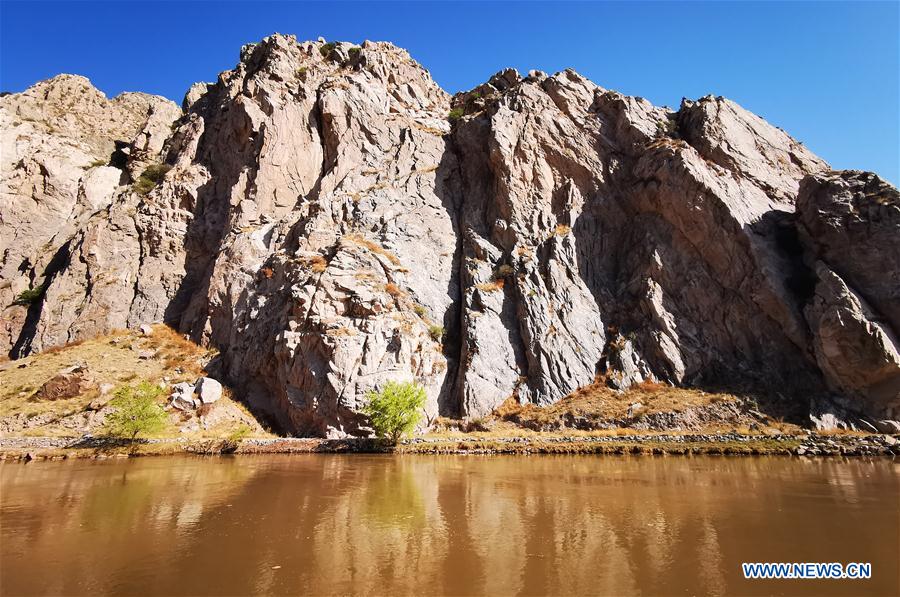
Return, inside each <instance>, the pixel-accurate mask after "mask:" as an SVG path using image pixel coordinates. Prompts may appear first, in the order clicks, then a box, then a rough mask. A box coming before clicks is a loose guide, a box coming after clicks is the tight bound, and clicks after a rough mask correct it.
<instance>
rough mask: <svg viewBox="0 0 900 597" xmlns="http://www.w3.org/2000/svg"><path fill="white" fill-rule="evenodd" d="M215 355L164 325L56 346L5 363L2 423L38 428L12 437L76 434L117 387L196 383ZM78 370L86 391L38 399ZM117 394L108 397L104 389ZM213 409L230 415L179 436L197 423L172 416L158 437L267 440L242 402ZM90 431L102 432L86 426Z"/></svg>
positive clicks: (0, 369) (226, 401) (0, 374)
mask: <svg viewBox="0 0 900 597" xmlns="http://www.w3.org/2000/svg"><path fill="white" fill-rule="evenodd" d="M214 355H215V352H214V351H210V350H207V349H204V348H202V347H200V346H198V345H196V344H194V343H193V342H190V341H188V340H185V339H184V338H182V337H181V336H180V335H179V334H177V333H176V332H174V331H173V330H171V329H170V328H168V327H166V326H164V325H157V326H154V327H153V333H152V334H150V335H149V336H143V335H141V334H140V333H137V332H135V331H127V330H122V331H117V332H114V333H112V334H109V335H107V336H102V337H99V338H94V339H92V340H87V341H84V342H75V343H72V344H68V345H66V346H63V347H58V348H52V349H49V350H46V351H44V352H42V353H40V354H36V355H32V356H30V357H27V358H24V359H19V360H16V361H8V362H5V363H2V364H0V421H2V420H4V419H7V418H11V417H14V416H16V415H19V416H20V417H25V418H27V419H28V420H29V421H34V422H35V423H36V424H35V425H28V424H26V428H25V429H22V430H11V431H10V430H7V431H6V432H5V433H4V435H5V436H7V437H11V436H16V435H32V436H74V435H80V434H81V433H82V432H83V431H84V428H81V429H78V428H73V420H75V421H78V420H80V419H78V418H77V417H78V415H79V413H87V412H88V410H87V407H88V405H89V404H90V403H91V402H92V401H94V400H97V399H101V400H104V399H107V398H109V397H110V396H111V395H112V393H113V392H114V391H115V389H117V388H119V387H122V386H124V385H129V384H134V383H138V382H140V381H149V382H151V383H166V384H167V385H168V386H170V387H171V386H172V385H173V384H176V383H178V382H182V381H186V382H194V381H195V380H196V379H197V378H198V377H200V376H202V375H204V374H205V371H204V367H205V366H206V364H207V363H209V361H210V359H211V358H212V357H213V356H214ZM73 366H83V367H85V368H86V371H87V376H88V379H89V384H87V387H85V388H84V391H83V392H82V393H81V394H79V395H77V396H74V397H72V398H68V399H61V400H39V399H37V393H38V390H39V389H40V387H41V386H42V385H43V384H44V383H46V382H47V381H48V380H50V379H51V378H53V377H54V376H56V375H57V374H58V373H60V372H61V371H63V370H66V369H68V368H70V367H73ZM104 385H106V386H107V387H111V388H112V390H111V391H109V392H107V394H106V395H105V396H102V394H101V388H102V387H103V386H104ZM220 402H221V404H219V403H218V402H217V403H216V404H214V405H213V407H215V408H216V409H218V410H219V411H220V414H222V413H227V416H225V417H221V416H220V417H218V418H220V419H229V420H225V421H222V422H221V423H220V424H217V425H215V426H213V427H211V428H209V429H203V424H202V423H203V421H202V419H200V418H199V417H197V419H196V421H194V422H195V423H197V425H196V426H197V427H199V429H197V430H196V431H192V432H189V433H180V431H179V430H180V428H181V427H184V426H185V425H187V426H190V424H191V423H192V421H191V419H190V417H187V416H182V415H180V413H172V414H171V415H170V419H171V425H170V427H169V429H167V430H166V431H164V432H162V433H160V434H157V436H158V437H167V436H179V437H219V436H225V435H229V434H231V433H233V432H235V431H236V430H237V429H239V428H241V427H242V426H245V427H249V428H250V431H251V432H252V435H254V436H267V435H268V434H267V433H265V432H263V431H262V429H261V428H260V427H259V425H258V424H257V423H256V422H255V420H254V419H253V417H252V416H251V415H250V413H249V412H248V411H247V410H246V408H244V406H243V405H242V404H240V403H239V402H237V401H235V400H233V399H232V398H231V396H230V393H229V392H228V391H227V390H226V392H225V395H224V396H223V398H222V399H221V400H220ZM87 427H88V428H89V431H90V432H93V433H99V432H100V431H101V429H99V428H96V426H91V425H90V424H87Z"/></svg>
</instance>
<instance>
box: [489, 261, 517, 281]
mask: <svg viewBox="0 0 900 597" xmlns="http://www.w3.org/2000/svg"><path fill="white" fill-rule="evenodd" d="M512 274H513V266H511V265H510V264H508V263H504V264H503V265H501V266H500V267H498V268H497V269H495V270H494V274H493V276H492V278H493V279H494V280H499V279H501V278H506V277H509V276H511V275H512Z"/></svg>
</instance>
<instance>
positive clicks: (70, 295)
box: [0, 35, 900, 436]
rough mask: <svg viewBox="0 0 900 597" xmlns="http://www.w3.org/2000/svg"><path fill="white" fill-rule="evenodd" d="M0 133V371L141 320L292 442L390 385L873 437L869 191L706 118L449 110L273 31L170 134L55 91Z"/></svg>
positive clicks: (537, 99) (364, 62)
mask: <svg viewBox="0 0 900 597" xmlns="http://www.w3.org/2000/svg"><path fill="white" fill-rule="evenodd" d="M73 98H74V99H73ZM73 101H74V103H72V102H73ZM117 111H118V112H117ZM119 112H121V114H120V113H119ZM73 114H75V115H73ZM0 124H2V135H3V160H2V161H3V186H2V187H0V191H2V201H3V210H2V217H0V228H2V232H3V234H2V239H3V240H2V241H0V242H2V243H3V244H2V246H0V248H2V250H3V253H2V259H3V260H2V272H3V276H2V284H0V299H3V300H4V305H10V304H11V303H12V302H14V301H15V300H16V298H17V297H21V293H22V291H23V290H27V289H28V288H34V287H36V286H38V285H41V284H43V285H44V286H45V290H44V291H43V294H40V295H39V296H37V297H35V296H32V297H31V299H30V300H29V301H21V300H20V301H19V302H27V303H28V304H21V305H11V306H8V307H6V308H5V309H4V311H3V336H2V338H0V340H2V342H3V343H4V350H5V351H6V352H9V353H10V354H11V356H18V355H22V354H27V353H29V352H33V351H38V350H41V349H43V348H46V347H49V346H53V345H55V344H60V343H64V342H68V341H71V340H74V339H78V338H84V337H89V336H92V335H95V334H97V333H99V332H101V331H105V330H108V329H111V328H115V327H126V326H130V327H135V326H138V325H140V324H141V323H146V322H153V321H165V322H166V323H168V324H170V325H172V326H174V327H176V328H178V329H179V330H181V331H183V332H185V333H188V334H190V335H191V336H192V337H193V338H194V339H195V340H197V341H200V342H202V343H208V344H212V345H214V346H216V347H218V348H219V350H220V351H221V358H220V361H219V365H220V366H221V367H222V369H223V373H224V374H225V375H226V376H227V377H228V379H229V380H230V381H231V382H232V383H233V384H234V385H235V386H236V387H237V388H238V389H239V391H240V392H241V393H242V394H243V396H244V397H245V399H246V400H247V401H248V402H250V403H251V405H253V406H255V407H256V408H258V409H260V410H265V411H269V412H270V413H271V414H272V415H273V416H275V417H277V418H278V419H279V420H280V421H281V423H282V425H283V426H284V428H285V429H286V430H288V431H291V432H294V433H300V434H316V435H334V436H337V435H344V434H365V433H367V429H366V421H365V418H364V417H362V416H361V415H360V414H359V412H360V408H361V406H362V405H363V404H364V402H365V400H366V393H367V392H368V391H369V390H371V389H373V388H377V387H379V386H380V385H381V384H383V383H384V382H385V381H387V380H392V379H393V380H415V381H418V382H419V383H422V384H423V385H424V386H425V388H426V391H427V394H428V402H427V404H426V407H425V412H426V415H427V417H426V422H427V421H428V420H430V419H433V418H434V417H436V416H437V415H439V414H441V415H447V416H465V417H478V416H481V415H484V414H486V413H488V412H490V411H491V410H492V409H494V408H495V407H497V406H498V405H499V404H500V403H502V402H503V401H504V400H507V399H508V398H510V397H514V398H516V399H518V400H519V401H529V402H534V403H537V404H549V403H552V402H555V401H556V400H559V399H560V398H562V397H563V396H565V395H567V394H568V393H570V392H572V391H573V390H575V389H577V388H579V387H582V386H585V385H587V384H590V383H593V382H594V381H595V380H597V379H598V377H599V378H602V379H603V381H604V383H608V384H610V385H612V386H614V387H620V388H623V387H627V386H628V385H630V384H633V383H636V382H640V381H642V380H656V381H662V382H666V383H671V384H677V385H699V386H713V385H715V386H719V387H727V388H729V389H732V390H735V391H748V392H770V393H779V394H781V395H782V396H783V398H784V399H785V400H788V401H793V402H794V403H796V404H803V405H806V404H807V403H808V401H809V400H815V399H817V397H839V398H840V399H841V400H843V404H849V405H850V406H851V407H852V408H854V409H856V411H857V412H859V413H860V414H864V415H865V416H867V417H870V418H875V419H878V418H895V417H896V416H897V412H896V406H897V397H898V394H900V389H898V386H897V384H898V375H897V342H896V333H897V329H898V322H897V316H898V312H900V308H898V307H897V305H898V288H897V283H896V280H898V279H900V276H898V275H896V274H897V273H898V272H897V271H896V270H897V267H898V265H897V264H898V261H900V259H898V257H897V256H898V252H900V251H898V241H900V239H898V237H900V234H898V229H897V226H898V224H897V221H898V218H897V217H895V216H897V213H898V208H897V200H896V193H897V192H896V189H893V188H892V187H890V185H887V184H886V183H883V182H882V181H880V180H879V179H877V177H874V175H871V174H865V173H832V172H830V171H829V168H828V166H827V164H825V163H824V162H823V161H822V160H820V159H819V158H817V157H816V156H814V155H813V154H811V153H810V152H809V151H808V150H807V149H805V148H804V147H803V146H802V145H801V144H799V143H798V142H796V141H795V140H793V139H792V138H791V137H789V136H788V135H787V134H786V133H785V132H784V131H781V130H780V129H777V128H775V127H772V126H770V125H769V124H767V123H766V122H765V121H763V120H762V119H760V118H759V117H757V116H755V115H753V114H750V113H749V112H747V111H746V110H743V109H742V108H741V107H740V106H738V105H737V104H735V103H733V102H730V101H728V100H726V99H724V98H716V97H712V96H709V97H705V98H701V99H699V100H697V101H687V100H686V101H684V102H683V104H682V106H681V107H680V109H679V110H678V111H672V110H669V109H666V108H659V107H655V106H653V105H651V104H650V103H649V102H647V101H646V100H643V99H641V98H634V97H627V96H623V95H621V94H619V93H616V92H614V91H609V90H606V89H603V88H601V87H598V86H597V85H595V84H594V83H592V82H590V81H588V80H587V79H585V78H583V77H581V76H580V75H578V74H577V73H575V72H573V71H564V72H561V73H557V74H555V75H552V76H548V75H546V74H544V73H541V72H538V71H532V72H531V73H529V74H528V75H527V76H524V77H523V76H521V75H519V74H518V73H517V72H515V71H513V70H506V71H502V72H500V73H498V74H497V75H495V76H494V77H492V78H491V79H490V80H489V81H488V82H487V83H485V84H484V85H481V86H479V87H478V88H476V89H474V90H472V91H469V92H466V93H463V94H458V95H457V96H455V97H453V98H451V97H450V96H449V95H448V94H446V93H445V92H444V91H443V90H441V89H440V88H439V87H438V86H437V85H436V84H435V83H434V81H433V80H432V79H431V77H430V75H429V74H428V72H427V71H426V70H425V69H424V68H422V67H421V66H420V65H419V64H417V63H416V62H415V61H413V60H412V59H411V58H410V57H409V55H408V54H407V53H406V52H405V51H403V50H401V49H399V48H396V47H394V46H392V45H390V44H387V43H373V42H365V43H364V44H362V45H361V46H354V45H352V44H347V43H338V44H326V43H324V41H322V40H320V41H318V42H298V41H297V40H295V39H294V38H293V37H290V36H282V35H275V36H272V37H269V38H266V39H264V40H263V41H262V42H260V43H258V44H251V45H248V46H245V47H244V48H242V50H241V56H240V62H239V63H238V65H237V66H236V67H235V68H234V69H233V70H230V71H226V72H223V73H222V74H220V75H219V77H218V80H217V81H215V82H213V83H203V84H197V85H194V86H193V87H191V89H190V90H189V91H188V93H187V95H186V96H185V99H184V102H183V104H182V109H181V110H179V109H178V108H177V107H176V106H174V105H173V104H171V102H168V101H167V100H163V99H161V98H153V97H152V96H144V95H141V94H125V95H123V96H120V97H119V98H115V99H113V100H107V99H106V98H105V97H103V96H102V94H100V93H99V92H98V91H96V90H95V89H93V88H92V87H90V85H89V83H87V81H86V80H84V79H82V78H77V77H68V76H63V77H57V78H55V79H51V80H50V81H46V82H43V83H40V84H38V85H36V86H35V87H34V88H32V89H30V90H28V91H27V92H24V93H22V94H13V95H10V96H7V97H4V98H0ZM101 162H102V164H101ZM161 165H164V167H163V168H162V169H161V170H159V172H160V175H159V176H158V179H157V180H158V182H157V183H156V184H147V181H146V180H142V174H143V173H145V172H149V171H152V170H153V169H154V168H157V167H159V166H161ZM148 168H149V170H148ZM166 168H168V169H167V170H166ZM798 196H799V199H798ZM880 272H886V273H885V274H884V275H879V273H880ZM891 274H893V275H891Z"/></svg>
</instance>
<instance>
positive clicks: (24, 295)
mask: <svg viewBox="0 0 900 597" xmlns="http://www.w3.org/2000/svg"><path fill="white" fill-rule="evenodd" d="M45 290H47V288H46V286H45V285H44V284H38V285H37V286H35V287H34V288H29V289H28V290H23V291H22V292H20V293H19V296H17V297H16V300H14V301H13V304H14V305H22V306H25V307H27V306H28V305H33V304H34V303H36V302H38V301H39V300H41V299H42V298H44V291H45Z"/></svg>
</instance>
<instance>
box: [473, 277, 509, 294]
mask: <svg viewBox="0 0 900 597" xmlns="http://www.w3.org/2000/svg"><path fill="white" fill-rule="evenodd" d="M505 285H506V280H505V279H504V278H497V279H496V280H491V281H490V282H484V283H482V284H476V285H475V288H477V289H478V290H480V291H482V292H497V291H500V290H503V287H504V286H505Z"/></svg>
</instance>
